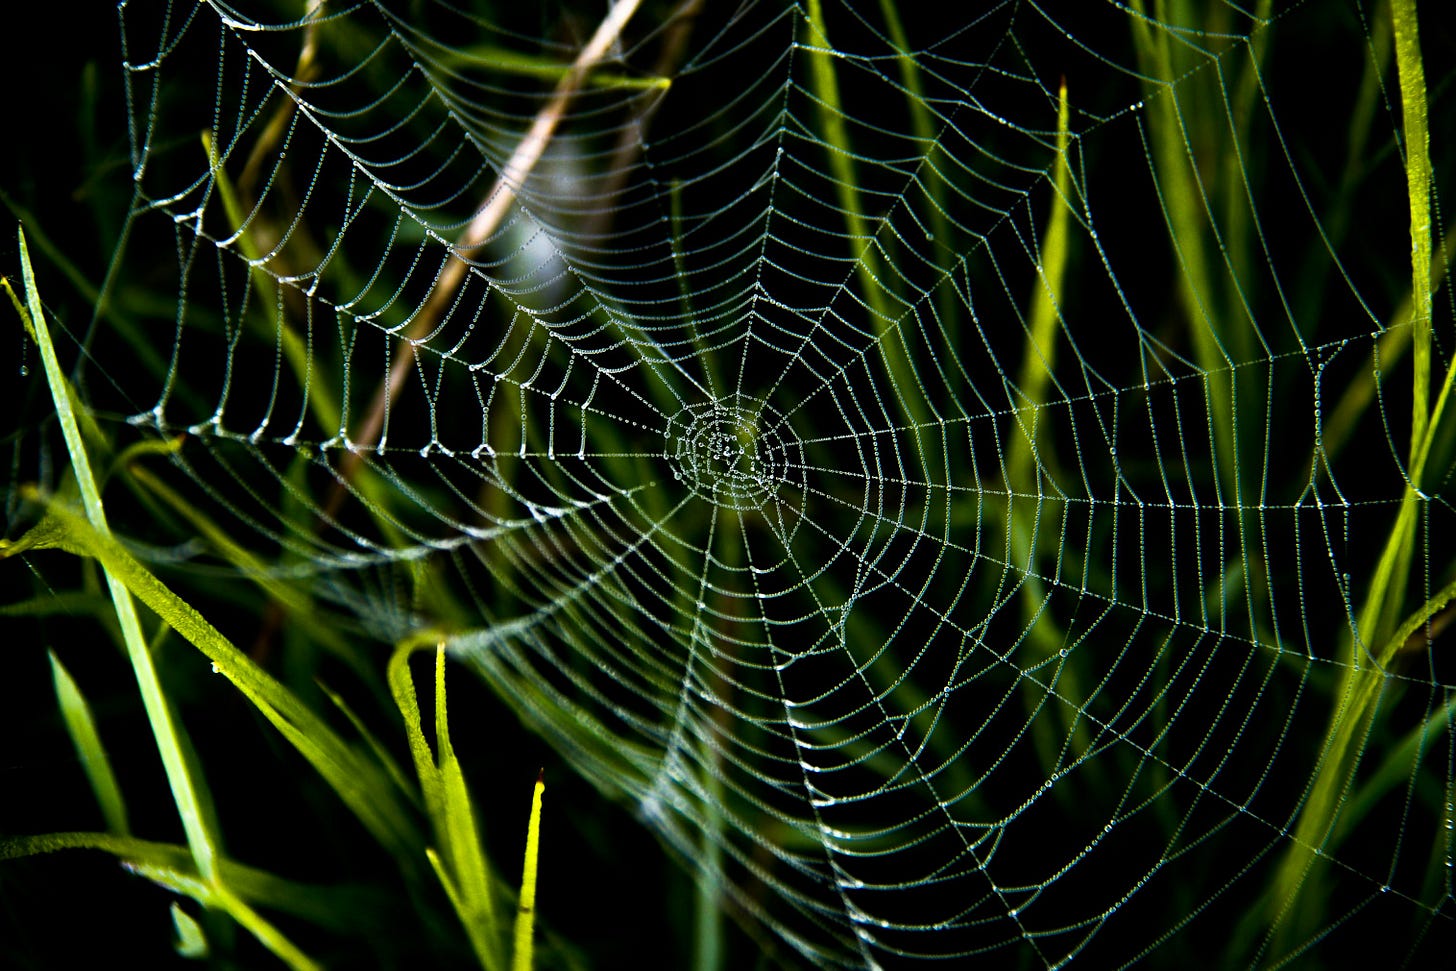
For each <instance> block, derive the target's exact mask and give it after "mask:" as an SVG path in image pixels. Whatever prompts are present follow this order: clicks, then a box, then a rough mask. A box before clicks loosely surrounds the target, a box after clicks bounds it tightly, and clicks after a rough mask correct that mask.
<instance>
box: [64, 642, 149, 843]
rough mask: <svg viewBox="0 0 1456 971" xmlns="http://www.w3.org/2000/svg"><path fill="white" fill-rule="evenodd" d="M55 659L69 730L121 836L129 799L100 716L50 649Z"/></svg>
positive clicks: (125, 827)
mask: <svg viewBox="0 0 1456 971" xmlns="http://www.w3.org/2000/svg"><path fill="white" fill-rule="evenodd" d="M46 653H47V654H48V655H49V656H50V659H51V676H52V678H53V680H54V681H55V685H56V700H57V701H58V702H59V703H60V706H61V717H62V718H63V719H64V720H65V723H66V732H67V733H68V734H69V735H70V736H71V743H72V744H73V745H75V746H76V755H77V757H78V758H80V760H81V768H82V769H84V770H85V772H86V778H87V780H88V781H89V782H90V783H91V791H92V793H94V794H95V796H96V802H97V804H98V805H100V807H101V815H102V817H103V818H104V819H105V820H106V828H107V829H108V830H110V831H111V832H113V833H116V834H117V835H119V836H125V835H127V834H128V833H129V832H130V827H129V825H128V823H127V818H126V801H125V800H124V799H122V796H121V786H119V785H117V782H116V774H115V773H114V772H112V770H111V759H110V758H108V757H107V754H106V747H105V746H104V745H102V744H101V734H100V732H98V731H97V730H96V719H95V718H93V717H92V715H91V705H90V704H88V703H87V701H86V697H85V695H83V694H81V689H80V688H79V687H78V686H77V685H76V682H75V680H74V679H73V678H72V677H71V673H70V672H69V671H67V670H66V666H65V665H64V664H62V663H61V659H60V658H59V657H57V656H56V652H55V651H48V652H46Z"/></svg>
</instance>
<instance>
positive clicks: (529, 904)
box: [511, 772, 546, 971]
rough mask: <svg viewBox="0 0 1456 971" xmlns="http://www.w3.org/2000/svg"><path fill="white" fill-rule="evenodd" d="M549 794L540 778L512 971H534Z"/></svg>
mask: <svg viewBox="0 0 1456 971" xmlns="http://www.w3.org/2000/svg"><path fill="white" fill-rule="evenodd" d="M545 793H546V775H545V773H544V772H543V773H542V774H541V775H538V776H537V777H536V786H535V788H534V789H532V790H531V821H530V823H529V824H528V825H527V827H526V861H525V864H524V866H523V867H522V868H521V898H520V899H521V902H520V905H519V906H518V907H517V909H516V949H515V954H514V956H513V958H512V960H511V971H531V968H532V967H533V966H534V964H535V959H534V956H533V949H534V946H535V932H536V872H537V860H538V857H539V855H540V850H541V797H542V796H543V795H545Z"/></svg>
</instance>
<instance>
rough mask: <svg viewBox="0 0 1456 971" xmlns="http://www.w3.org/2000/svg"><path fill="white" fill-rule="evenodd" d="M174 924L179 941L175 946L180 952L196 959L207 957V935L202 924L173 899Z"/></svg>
mask: <svg viewBox="0 0 1456 971" xmlns="http://www.w3.org/2000/svg"><path fill="white" fill-rule="evenodd" d="M172 926H173V927H174V928H176V930H177V941H176V943H175V944H173V947H175V948H176V949H177V953H178V954H180V955H181V956H182V957H184V958H191V959H192V960H194V961H200V960H202V959H203V958H205V957H207V954H208V951H207V935H206V934H204V933H203V932H202V925H201V924H199V923H197V921H196V920H195V919H194V918H193V917H192V915H191V914H189V913H187V911H185V910H183V909H182V905H181V904H179V903H177V902H176V901H175V900H174V901H172Z"/></svg>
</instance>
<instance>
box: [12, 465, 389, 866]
mask: <svg viewBox="0 0 1456 971" xmlns="http://www.w3.org/2000/svg"><path fill="white" fill-rule="evenodd" d="M26 494H27V495H28V496H30V497H32V498H36V499H40V498H41V497H40V496H39V495H38V494H37V493H35V491H34V490H33V489H32V490H26ZM31 548H35V549H47V548H52V549H61V550H65V551H68V552H71V553H74V554H77V555H80V556H88V557H92V558H94V559H95V560H97V561H98V562H100V563H101V565H102V566H103V568H104V569H105V570H106V572H107V575H108V576H109V577H112V578H115V580H116V582H117V583H118V584H119V585H121V587H122V589H123V590H127V591H130V593H131V594H132V595H134V596H136V597H137V599H139V600H141V601H142V602H143V603H145V604H146V605H147V606H148V607H150V608H151V609H152V610H153V611H154V612H155V613H156V614H157V615H158V616H159V617H161V618H162V620H163V621H164V622H165V623H166V624H167V625H168V626H169V627H171V628H172V629H173V630H175V631H176V632H177V633H179V634H181V635H182V636H183V637H184V638H185V639H186V640H187V641H188V642H189V643H191V644H192V645H193V646H194V647H196V648H197V649H198V651H199V652H200V653H201V654H202V655H203V656H204V657H206V658H207V659H208V660H210V661H212V663H213V668H214V670H216V672H217V673H219V674H221V675H223V676H224V677H226V678H227V679H228V680H229V681H231V682H232V683H233V684H234V685H236V686H237V687H238V689H239V690H240V691H241V692H242V693H243V695H244V697H246V698H247V699H248V700H249V701H250V702H251V703H252V704H253V706H254V707H255V708H257V710H258V711H259V712H260V713H261V714H262V715H263V716H264V717H265V718H267V719H268V721H269V722H271V723H272V724H273V726H274V727H275V728H277V729H278V730H279V732H280V733H281V734H282V735H283V736H284V738H285V739H287V740H288V741H289V743H290V744H292V745H293V747H294V748H296V749H297V750H298V752H299V754H301V755H302V756H303V757H304V758H305V759H307V760H308V761H309V763H310V764H311V765H313V767H314V768H315V769H316V770H317V771H318V772H319V774H320V775H321V776H323V777H324V780H325V781H326V782H327V783H328V784H329V786H330V787H331V788H333V789H334V791H335V792H336V793H338V795H339V797H340V798H341V799H342V800H343V801H344V803H345V805H347V806H348V807H349V808H350V810H352V811H353V813H354V815H355V816H357V817H358V818H359V821H360V822H361V823H363V824H364V826H365V828H366V829H367V830H369V832H370V833H371V834H372V835H373V836H374V837H375V839H376V840H378V841H379V843H380V844H381V845H382V846H383V847H384V848H385V849H386V850H388V851H389V852H390V854H391V855H392V856H394V857H395V859H397V860H405V859H409V860H416V859H418V849H417V847H418V835H417V833H416V832H415V828H414V825H413V823H412V821H411V819H410V815H409V813H408V812H407V811H406V809H405V807H404V806H403V805H402V804H401V803H400V801H399V797H398V794H397V793H396V792H395V790H394V788H393V786H392V785H391V784H390V783H389V781H388V779H387V778H385V777H384V775H383V773H382V772H381V770H380V769H379V768H378V766H376V765H375V764H374V763H373V762H372V761H370V760H369V759H368V758H366V757H364V756H362V755H361V754H359V753H358V752H356V751H355V750H354V749H353V748H352V747H351V746H349V745H348V744H347V743H346V742H345V741H344V740H343V739H342V738H340V737H339V736H338V734H337V733H336V732H334V730H333V729H332V728H331V727H330V726H329V725H328V723H327V722H325V721H324V720H323V719H322V718H320V717H319V716H318V715H317V714H316V713H315V712H314V711H313V710H312V709H311V708H309V707H308V706H307V705H306V704H304V703H303V702H302V701H300V700H299V699H298V697H297V696H296V695H294V694H293V692H291V691H290V690H289V689H288V688H287V687H286V686H284V685H283V684H282V683H281V682H279V681H278V680H277V679H276V678H274V677H273V676H272V675H270V674H269V673H267V672H266V671H264V670H263V669H262V668H260V667H259V666H258V665H257V664H256V663H255V662H254V661H253V660H252V659H251V658H249V657H248V656H247V655H246V654H244V653H243V652H242V651H240V650H238V649H237V648H236V647H235V646H233V644H232V642H231V641H229V640H228V639H227V638H226V637H224V636H223V635H222V634H220V633H219V632H218V631H217V629H216V628H214V627H213V626H212V625H211V624H209V623H208V622H207V621H206V620H205V619H204V618H203V616H202V615H201V614H199V613H198V612H197V611H196V609H194V608H193V607H192V606H191V605H190V604H188V603H187V602H186V601H184V600H183V599H182V598H181V597H178V596H177V595H176V594H175V593H173V592H172V591H171V590H170V589H168V588H167V587H166V585H164V584H163V583H162V582H161V581H160V580H158V579H157V578H156V577H155V576H154V575H153V574H152V573H151V572H150V571H148V570H147V569H146V568H145V567H144V566H142V565H141V564H140V563H139V562H137V560H136V558H135V557H133V556H132V555H131V554H130V553H129V552H127V550H126V549H125V548H123V547H122V546H121V544H120V543H118V542H117V541H116V539H115V538H114V537H113V536H111V535H110V534H109V533H107V534H103V533H101V532H100V531H98V530H96V529H95V528H93V527H92V526H91V525H90V523H89V522H87V520H86V519H85V518H83V517H81V516H79V515H78V514H77V513H76V512H74V511H73V510H71V509H70V508H68V507H67V506H66V505H65V504H63V503H59V502H50V503H49V504H48V506H47V512H46V516H45V518H44V519H42V520H41V522H40V523H39V524H37V525H36V526H35V527H34V528H33V529H31V531H30V532H28V533H26V534H25V535H24V536H22V537H21V538H20V539H19V540H17V541H16V542H14V543H12V544H9V547H8V549H7V551H6V552H7V553H9V554H14V553H16V552H20V551H22V550H25V549H31ZM195 803H196V800H194V805H195Z"/></svg>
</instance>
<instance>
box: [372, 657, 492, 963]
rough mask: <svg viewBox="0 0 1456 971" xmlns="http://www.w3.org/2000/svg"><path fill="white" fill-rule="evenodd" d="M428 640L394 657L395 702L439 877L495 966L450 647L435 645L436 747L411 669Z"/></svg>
mask: <svg viewBox="0 0 1456 971" xmlns="http://www.w3.org/2000/svg"><path fill="white" fill-rule="evenodd" d="M425 647H426V645H424V644H421V643H420V642H419V641H417V640H416V641H412V642H406V643H404V644H401V645H400V646H399V647H398V648H396V649H395V652H394V655H393V656H392V657H391V658H390V660H389V669H388V679H389V687H390V691H391V693H392V694H393V695H394V700H395V704H396V705H397V706H398V708H399V712H400V715H401V717H402V718H403V719H404V724H405V735H406V737H407V740H408V743H409V749H410V755H411V756H412V757H413V759H414V763H415V771H416V773H417V774H418V775H419V779H420V788H421V790H422V791H423V793H424V797H425V811H426V813H427V814H428V815H429V817H430V822H431V824H432V826H433V829H434V834H435V841H436V844H437V847H438V848H429V849H427V850H426V858H427V859H428V860H429V863H430V866H431V867H432V868H433V869H434V871H435V875H436V876H437V877H439V880H440V885H441V886H442V887H444V889H445V895H446V896H447V897H448V898H449V900H450V904H451V906H452V907H453V908H454V909H455V913H456V915H457V916H458V917H459V918H460V923H461V924H462V925H464V928H465V933H466V935H467V937H469V939H470V946H471V949H472V950H473V951H474V952H475V956H476V959H477V960H478V961H479V962H480V964H481V966H482V967H484V968H486V969H488V971H494V969H497V968H500V967H501V953H502V949H501V940H502V938H501V930H500V926H499V923H498V921H497V919H496V914H495V907H494V900H493V894H492V889H491V879H490V871H489V869H488V867H487V865H486V862H485V854H484V852H483V850H482V849H481V845H480V835H479V832H478V831H477V829H476V826H475V810H474V807H473V805H472V804H471V799H470V792H469V790H468V789H467V788H466V785H465V777H464V774H463V773H462V772H461V770H460V763H459V760H458V759H456V757H455V750H454V747H453V746H452V745H451V743H450V726H449V712H448V708H447V706H446V701H445V646H444V644H443V643H440V644H437V645H436V648H435V745H436V748H437V749H438V756H437V755H436V754H435V753H433V752H431V751H430V743H429V741H428V740H427V739H426V738H425V734H424V729H423V727H422V724H421V716H420V707H419V700H418V698H417V696H416V694H415V686H414V679H413V677H412V676H411V674H410V669H409V658H410V655H412V654H414V653H415V652H416V651H419V650H422V649H424V648H425Z"/></svg>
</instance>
